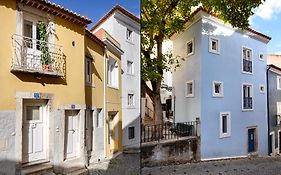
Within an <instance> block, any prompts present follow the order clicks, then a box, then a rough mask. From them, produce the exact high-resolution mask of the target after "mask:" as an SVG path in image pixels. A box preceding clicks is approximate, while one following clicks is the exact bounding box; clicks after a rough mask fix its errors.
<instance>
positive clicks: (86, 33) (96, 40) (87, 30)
mask: <svg viewBox="0 0 281 175" xmlns="http://www.w3.org/2000/svg"><path fill="white" fill-rule="evenodd" d="M85 35H86V36H88V37H89V38H90V39H92V40H93V41H95V42H96V43H97V44H98V45H100V46H101V47H103V48H105V46H106V44H105V43H104V42H103V41H102V40H100V39H99V38H98V37H97V36H96V35H95V34H93V33H92V32H91V31H90V30H89V29H85Z"/></svg>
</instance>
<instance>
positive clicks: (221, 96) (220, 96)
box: [213, 94, 224, 98]
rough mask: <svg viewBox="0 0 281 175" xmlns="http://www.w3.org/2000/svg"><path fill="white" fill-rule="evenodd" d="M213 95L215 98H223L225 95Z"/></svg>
mask: <svg viewBox="0 0 281 175" xmlns="http://www.w3.org/2000/svg"><path fill="white" fill-rule="evenodd" d="M213 97H214V98H223V97H224V96H223V95H219V94H218V95H214V94H213Z"/></svg>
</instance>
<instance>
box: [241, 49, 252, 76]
mask: <svg viewBox="0 0 281 175" xmlns="http://www.w3.org/2000/svg"><path fill="white" fill-rule="evenodd" d="M243 49H248V50H251V53H252V54H251V60H252V72H245V71H243ZM253 56H254V52H253V49H251V48H249V47H246V46H242V47H241V72H242V73H243V74H249V75H253V74H254V60H253Z"/></svg>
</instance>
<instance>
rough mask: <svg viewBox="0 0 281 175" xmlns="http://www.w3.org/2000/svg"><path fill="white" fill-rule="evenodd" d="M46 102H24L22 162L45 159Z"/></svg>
mask: <svg viewBox="0 0 281 175" xmlns="http://www.w3.org/2000/svg"><path fill="white" fill-rule="evenodd" d="M46 113H47V110H46V103H44V102H42V101H41V102H40V101H38V102H37V101H34V102H26V103H24V115H23V163H27V162H33V161H37V160H43V159H46V146H47V145H48V144H47V143H46V142H47V141H46V140H47V138H46V135H47V133H46V132H47V130H46V128H47V120H46V116H47V114H46Z"/></svg>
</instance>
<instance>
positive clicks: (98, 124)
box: [96, 108, 103, 128]
mask: <svg viewBox="0 0 281 175" xmlns="http://www.w3.org/2000/svg"><path fill="white" fill-rule="evenodd" d="M96 127H97V128H100V127H103V114H102V109H101V108H98V109H97V118H96Z"/></svg>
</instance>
